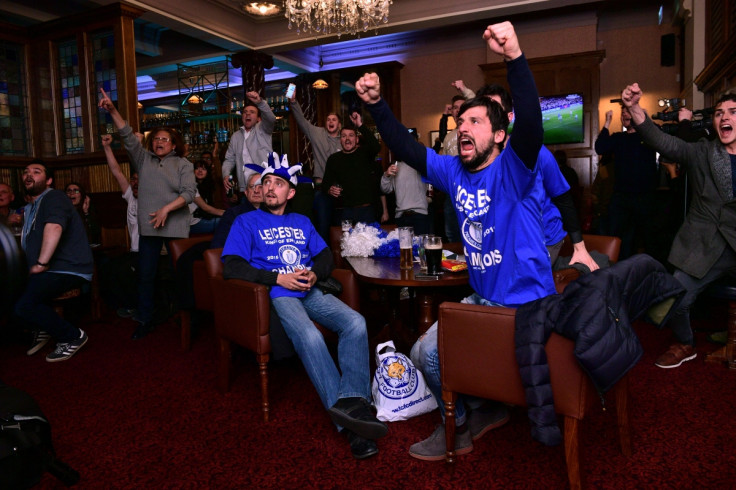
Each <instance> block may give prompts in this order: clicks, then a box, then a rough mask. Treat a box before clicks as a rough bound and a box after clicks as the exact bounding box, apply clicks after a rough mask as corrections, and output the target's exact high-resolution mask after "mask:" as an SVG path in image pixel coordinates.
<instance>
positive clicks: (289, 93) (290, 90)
mask: <svg viewBox="0 0 736 490" xmlns="http://www.w3.org/2000/svg"><path fill="white" fill-rule="evenodd" d="M294 92H296V85H294V84H293V83H290V84H289V86H288V87H287V88H286V98H287V99H291V98H292V97H294Z"/></svg>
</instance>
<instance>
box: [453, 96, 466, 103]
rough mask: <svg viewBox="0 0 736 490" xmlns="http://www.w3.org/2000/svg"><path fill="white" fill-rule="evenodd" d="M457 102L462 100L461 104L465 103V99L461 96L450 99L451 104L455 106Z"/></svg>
mask: <svg viewBox="0 0 736 490" xmlns="http://www.w3.org/2000/svg"><path fill="white" fill-rule="evenodd" d="M458 100H462V101H463V102H465V97H463V96H462V95H455V96H453V97H452V102H451V103H452V104H455V102H457V101H458Z"/></svg>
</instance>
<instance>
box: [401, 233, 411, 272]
mask: <svg viewBox="0 0 736 490" xmlns="http://www.w3.org/2000/svg"><path fill="white" fill-rule="evenodd" d="M413 244H414V228H412V227H411V226H401V227H399V251H400V252H401V265H400V268H401V269H411V268H412V267H414V264H413V261H414V258H413V257H412V253H411V247H412V245H413Z"/></svg>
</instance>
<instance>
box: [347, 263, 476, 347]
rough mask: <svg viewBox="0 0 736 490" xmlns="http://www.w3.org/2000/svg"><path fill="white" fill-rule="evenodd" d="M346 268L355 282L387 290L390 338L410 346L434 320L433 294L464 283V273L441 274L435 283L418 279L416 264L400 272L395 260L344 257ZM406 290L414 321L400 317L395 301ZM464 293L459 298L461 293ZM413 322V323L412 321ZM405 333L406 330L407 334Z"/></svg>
mask: <svg viewBox="0 0 736 490" xmlns="http://www.w3.org/2000/svg"><path fill="white" fill-rule="evenodd" d="M345 259H346V261H347V263H348V265H349V266H350V268H351V269H352V270H353V272H354V273H355V276H356V277H357V279H358V281H360V282H361V283H363V284H372V285H376V286H384V287H386V288H390V290H391V292H392V293H393V294H391V295H390V298H391V299H392V308H391V310H392V322H391V323H392V324H393V325H392V327H391V330H392V331H391V332H390V334H391V336H392V338H393V339H394V340H399V339H401V340H404V341H405V342H407V343H412V344H413V341H414V340H416V338H417V337H418V336H419V335H421V334H423V333H424V332H426V331H427V329H428V328H429V327H430V326H432V324H433V323H434V322H435V321H436V320H437V304H436V301H435V299H436V295H437V293H439V292H441V289H442V288H451V287H463V286H467V284H468V272H467V271H463V272H444V273H442V274H440V275H439V278H438V279H437V280H424V279H418V278H417V274H420V270H419V264H418V263H414V268H413V269H412V270H402V269H400V267H399V258H398V257H380V258H374V257H345ZM404 287H407V288H409V291H410V298H414V296H416V298H415V301H416V306H417V311H418V314H417V315H416V317H415V318H408V319H407V318H400V316H399V313H398V311H399V308H398V300H399V293H400V291H401V288H404ZM464 293H465V290H464V289H463V292H462V293H461V294H460V295H463V296H464V295H466V294H464ZM414 320H415V321H414ZM407 330H409V331H407Z"/></svg>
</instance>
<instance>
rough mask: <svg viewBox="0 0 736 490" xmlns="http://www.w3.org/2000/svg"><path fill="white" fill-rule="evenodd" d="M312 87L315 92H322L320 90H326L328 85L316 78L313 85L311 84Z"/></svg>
mask: <svg viewBox="0 0 736 490" xmlns="http://www.w3.org/2000/svg"><path fill="white" fill-rule="evenodd" d="M312 87H313V88H315V89H317V90H322V89H326V88H327V87H329V84H328V83H327V82H325V81H324V80H322V79H321V78H318V79H317V80H315V81H314V83H313V84H312Z"/></svg>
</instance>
